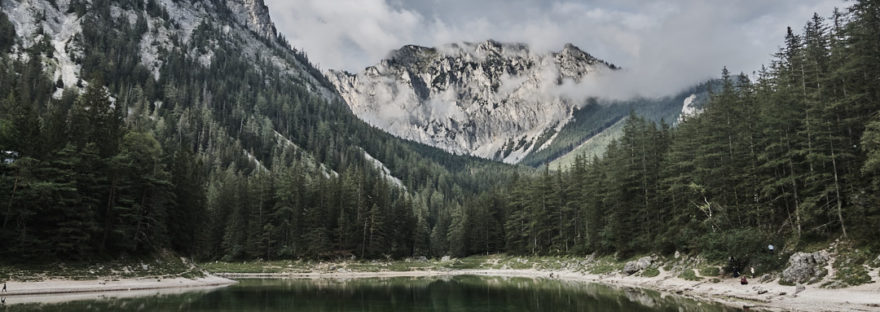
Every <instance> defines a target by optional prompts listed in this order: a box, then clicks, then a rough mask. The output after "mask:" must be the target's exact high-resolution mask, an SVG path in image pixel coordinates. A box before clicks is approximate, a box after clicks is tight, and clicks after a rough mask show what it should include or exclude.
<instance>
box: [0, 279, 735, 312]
mask: <svg viewBox="0 0 880 312" xmlns="http://www.w3.org/2000/svg"><path fill="white" fill-rule="evenodd" d="M9 299H14V298H9ZM7 301H9V302H12V300H7ZM9 302H7V305H5V306H2V307H0V311H319V312H320V311H458V312H470V311H736V310H734V309H730V308H725V307H723V306H721V305H719V304H714V303H700V302H696V301H693V300H689V299H685V298H682V297H678V296H661V294H659V293H657V292H654V291H649V290H642V289H618V288H613V287H608V286H603V285H597V284H585V283H577V282H568V281H560V280H549V279H529V278H511V277H482V276H455V277H444V278H436V277H431V278H409V277H401V278H382V279H379V278H365V279H350V280H335V279H319V280H308V279H266V280H256V279H252V280H242V281H240V283H238V284H236V285H233V286H229V287H222V288H214V289H208V290H205V289H193V290H191V291H183V292H178V293H172V294H168V293H165V294H163V293H161V292H156V293H147V294H144V295H141V296H139V297H135V298H112V297H110V298H103V299H90V300H76V301H68V302H63V303H51V304H50V303H23V304H9Z"/></svg>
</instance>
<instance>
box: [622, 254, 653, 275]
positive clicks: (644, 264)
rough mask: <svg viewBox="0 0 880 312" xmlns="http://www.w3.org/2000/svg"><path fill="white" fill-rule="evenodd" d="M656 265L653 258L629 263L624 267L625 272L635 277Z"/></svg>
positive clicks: (643, 258) (644, 258)
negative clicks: (636, 274)
mask: <svg viewBox="0 0 880 312" xmlns="http://www.w3.org/2000/svg"><path fill="white" fill-rule="evenodd" d="M653 263H654V258H652V257H642V258H639V260H635V261H630V262H627V263H626V264H625V265H624V266H623V272H624V273H626V274H629V275H633V274H635V273H636V272H638V271H641V270H644V269H647V268H648V267H650V266H651V264H653Z"/></svg>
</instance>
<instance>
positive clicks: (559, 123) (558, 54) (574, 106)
mask: <svg viewBox="0 0 880 312" xmlns="http://www.w3.org/2000/svg"><path fill="white" fill-rule="evenodd" d="M619 69H620V67H618V66H616V65H614V64H612V63H610V62H607V61H604V60H602V59H599V58H596V57H594V56H592V55H590V54H589V53H587V52H585V51H583V50H581V49H580V48H578V47H577V46H575V45H573V44H571V43H568V44H565V45H564V46H563V47H562V48H561V49H560V50H558V51H552V52H547V53H539V52H534V51H532V50H531V49H530V48H529V46H528V45H527V44H523V43H502V42H498V41H495V40H486V41H483V42H476V43H475V42H461V43H450V44H445V45H442V46H439V47H424V46H418V45H405V46H403V47H401V48H399V49H395V50H392V51H391V52H389V53H388V55H387V57H386V58H384V59H382V60H381V61H379V63H378V64H376V65H373V66H369V67H366V68H364V69H363V70H362V71H361V72H359V73H350V72H347V71H334V70H330V71H329V72H328V73H327V76H328V77H329V79H330V81H331V83H332V84H333V85H335V87H336V89H337V91H338V92H339V94H340V95H341V96H342V98H344V99H345V101H346V103H347V104H348V106H349V107H350V108H351V110H352V111H353V112H354V113H355V114H356V115H357V116H358V117H359V118H361V119H363V120H364V121H366V122H368V123H369V124H371V125H373V126H376V127H379V128H381V129H383V130H385V131H387V132H389V133H391V134H393V135H395V136H398V137H401V138H404V139H408V140H413V141H416V142H419V143H424V144H427V145H431V146H435V147H438V148H441V149H443V150H446V151H448V152H451V153H456V154H467V155H472V156H476V157H481V158H486V159H491V160H496V161H502V162H506V163H511V164H513V163H521V162H523V161H524V160H528V162H529V163H530V164H537V163H539V162H549V161H552V160H553V159H555V158H556V157H561V155H557V154H559V152H554V153H552V154H553V157H551V158H548V159H538V160H535V159H534V157H531V155H534V154H536V153H540V152H541V151H543V150H545V149H547V148H551V147H553V148H554V149H558V148H559V147H558V146H555V145H554V144H556V143H555V140H556V138H557V135H559V134H560V133H561V132H562V131H563V129H565V128H566V127H570V123H571V122H579V121H577V119H574V118H573V117H574V116H575V115H576V112H577V111H579V110H582V109H584V108H585V107H586V106H588V105H591V103H599V101H595V100H596V99H598V98H599V97H600V95H599V94H595V95H589V94H581V93H583V92H581V91H580V90H579V89H580V88H579V86H580V84H582V83H585V82H587V80H588V79H602V76H603V75H608V74H611V73H612V72H614V71H616V70H619ZM600 101H601V99H600ZM664 101H666V99H665V98H658V99H637V100H630V101H615V102H609V104H596V105H600V106H603V105H604V106H610V105H612V104H620V103H623V104H624V106H626V107H630V108H632V109H637V110H641V112H647V111H649V110H650V109H649V108H647V106H650V105H651V104H652V103H653V104H656V103H658V102H664ZM604 102H607V101H604ZM649 102H650V103H649ZM664 105H665V104H664ZM675 105H678V107H667V108H665V110H664V111H662V112H661V113H660V115H662V116H661V117H658V118H651V119H652V120H654V119H656V121H659V120H661V119H666V120H668V121H673V120H675V119H676V118H677V117H678V115H677V114H679V113H680V108H681V106H682V105H683V103H676V104H675ZM666 106H668V105H666ZM666 106H664V107H666ZM604 109H605V110H607V109H608V108H604ZM610 110H614V111H616V112H615V113H614V114H615V116H611V117H609V118H608V119H603V120H596V121H590V122H595V123H596V124H594V125H591V126H589V127H588V128H589V129H586V130H587V131H586V132H584V133H581V134H577V135H578V136H581V137H580V138H578V139H577V140H579V141H580V142H578V144H579V143H582V142H584V141H586V140H587V139H589V136H590V135H591V133H590V132H601V130H602V129H601V128H607V124H608V123H609V122H611V121H612V120H618V119H619V118H622V117H624V116H626V114H627V113H628V111H626V110H623V111H620V110H619V109H617V108H610ZM673 115H674V116H673ZM581 120H584V118H581ZM567 135H568V134H567ZM566 144H568V145H570V144H571V143H566ZM562 149H568V150H571V149H573V147H563V148H562ZM543 154H546V153H543Z"/></svg>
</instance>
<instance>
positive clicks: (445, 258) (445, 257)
mask: <svg viewBox="0 0 880 312" xmlns="http://www.w3.org/2000/svg"><path fill="white" fill-rule="evenodd" d="M450 260H452V258H451V257H449V256H443V258H440V261H442V262H449V261H450Z"/></svg>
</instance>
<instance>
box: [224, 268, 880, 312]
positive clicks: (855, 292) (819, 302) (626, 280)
mask: <svg viewBox="0 0 880 312" xmlns="http://www.w3.org/2000/svg"><path fill="white" fill-rule="evenodd" d="M550 273H553V278H556V279H563V280H570V281H579V282H587V283H601V284H606V285H612V286H620V287H636V288H646V289H653V290H656V291H659V292H661V293H666V294H671V295H678V296H685V297H690V298H694V299H697V300H701V301H712V302H720V303H723V304H726V305H728V306H731V307H735V308H744V307H749V308H751V309H755V310H770V311H808V312H809V311H880V285H878V284H877V283H872V284H867V285H861V286H856V287H849V288H842V289H823V288H819V287H818V285H806V289H805V290H804V291H802V292H800V293H797V294H795V292H796V287H795V286H783V285H779V283H778V282H777V281H775V280H774V281H769V282H766V283H759V282H757V280H752V281H751V282H750V283H749V284H748V285H740V283H739V280H738V279H722V280H721V281H720V282H718V283H712V282H709V281H706V280H704V281H687V280H684V279H680V278H677V277H673V276H671V274H669V273H668V272H662V271H661V274H660V275H658V276H656V277H641V276H625V275H623V274H620V273H617V274H607V275H596V274H588V273H580V272H568V271H543V270H534V269H531V270H483V269H478V270H451V271H406V272H328V273H281V274H260V273H256V274H218V275H220V276H224V277H229V278H335V279H349V278H366V277H425V276H449V275H487V276H510V277H529V278H549V277H550ZM875 278H876V276H875Z"/></svg>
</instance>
